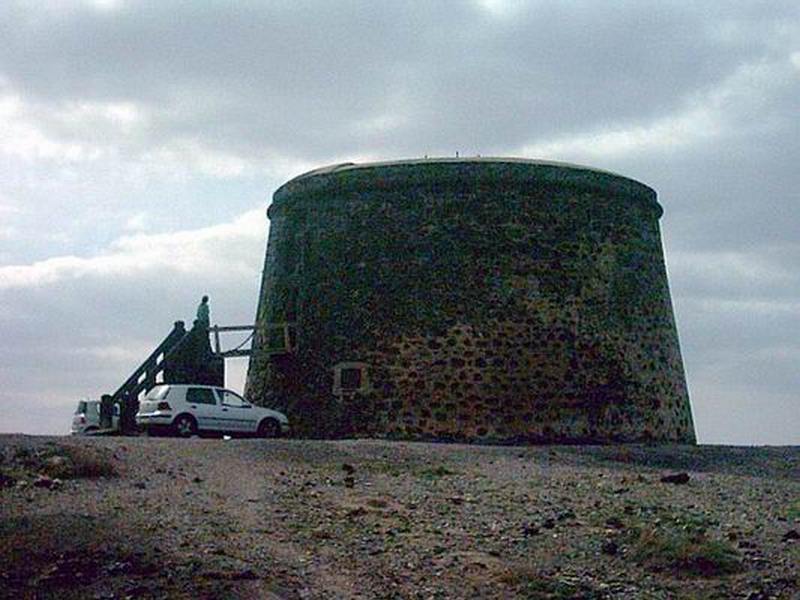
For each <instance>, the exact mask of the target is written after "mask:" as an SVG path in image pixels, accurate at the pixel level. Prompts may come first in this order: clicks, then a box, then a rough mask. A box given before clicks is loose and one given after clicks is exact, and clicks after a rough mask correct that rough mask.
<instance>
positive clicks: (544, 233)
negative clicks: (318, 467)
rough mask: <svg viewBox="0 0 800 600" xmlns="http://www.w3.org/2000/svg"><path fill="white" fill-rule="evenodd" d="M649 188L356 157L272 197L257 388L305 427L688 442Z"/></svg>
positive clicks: (543, 170)
mask: <svg viewBox="0 0 800 600" xmlns="http://www.w3.org/2000/svg"><path fill="white" fill-rule="evenodd" d="M662 212H663V211H662V208H661V206H660V205H659V203H658V202H657V201H656V193H655V191H653V190H652V189H651V188H649V187H647V186H646V185H643V184H641V183H638V182H636V181H634V180H632V179H628V178H627V177H622V176H620V175H615V174H613V173H609V172H606V171H600V170H597V169H592V168H587V167H580V166H575V165H569V164H561V163H554V162H546V161H534V160H525V159H512V158H469V159H458V158H456V159H430V160H429V159H425V160H405V161H396V162H385V163H373V164H361V165H359V164H352V163H346V164H341V165H336V166H331V167H326V168H322V169H317V170H314V171H310V172H308V173H305V174H303V175H300V176H299V177H296V178H295V179H292V180H291V181H289V182H288V183H286V184H284V185H283V186H282V187H281V188H280V189H278V190H277V191H276V192H275V195H274V199H273V202H272V205H271V206H270V207H269V210H268V215H269V219H270V230H269V240H268V243H267V253H266V260H265V264H264V274H263V281H262V285H261V294H260V300H259V306H258V313H257V318H256V334H255V338H254V343H253V353H252V356H251V359H250V366H249V372H248V378H247V386H246V394H247V396H248V397H249V398H250V400H251V401H253V402H255V403H256V404H266V405H270V406H274V407H276V408H279V409H282V410H284V411H285V412H286V413H287V414H288V415H289V418H290V420H291V421H292V425H293V429H294V434H295V435H299V436H307V437H340V436H380V437H396V438H403V439H438V440H463V441H485V442H576V443H580V442H612V441H665V442H666V441H670V442H685V443H694V441H695V434H694V427H693V423H692V415H691V408H690V405H689V397H688V393H687V388H686V381H685V376H684V371H683V364H682V360H681V354H680V348H679V344H678V335H677V330H676V327H675V321H674V317H673V311H672V304H671V299H670V293H669V287H668V284H667V274H666V269H665V266H664V257H663V251H662V244H661V237H660V232H659V224H658V220H659V218H660V217H661V215H662Z"/></svg>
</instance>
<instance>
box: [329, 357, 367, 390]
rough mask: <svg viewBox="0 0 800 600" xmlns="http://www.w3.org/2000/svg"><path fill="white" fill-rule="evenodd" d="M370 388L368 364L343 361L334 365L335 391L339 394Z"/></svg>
mask: <svg viewBox="0 0 800 600" xmlns="http://www.w3.org/2000/svg"><path fill="white" fill-rule="evenodd" d="M368 390H369V378H368V377H367V364H366V363H362V362H343V363H339V364H338V365H336V366H335V367H333V393H334V394H335V395H337V396H340V395H343V394H352V393H355V392H366V391H368Z"/></svg>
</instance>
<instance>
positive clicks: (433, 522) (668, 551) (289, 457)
mask: <svg viewBox="0 0 800 600" xmlns="http://www.w3.org/2000/svg"><path fill="white" fill-rule="evenodd" d="M684 474H685V475H684ZM671 475H672V476H675V475H678V476H677V477H673V478H672V479H674V481H662V478H663V477H665V476H671ZM687 476H688V478H687ZM798 533H800V448H797V447H794V448H738V447H694V448H693V447H686V446H649V447H648V446H592V447H588V446H580V447H579V446H574V447H572V446H557V447H554V446H537V447H491V446H465V445H450V444H422V443H404V442H387V441H381V440H349V441H336V442H323V441H300V440H220V439H200V438H195V439H190V440H178V439H163V438H146V437H141V438H94V439H79V438H57V437H30V436H0V596H1V597H4V598H5V597H8V598H46V597H58V598H163V597H173V598H302V599H305V598H426V599H427V598H553V599H566V598H664V599H667V598H743V599H749V600H760V599H766V598H800V575H799V574H798V573H799V572H800V569H798V566H800V539H798V538H799V537H800V535H798Z"/></svg>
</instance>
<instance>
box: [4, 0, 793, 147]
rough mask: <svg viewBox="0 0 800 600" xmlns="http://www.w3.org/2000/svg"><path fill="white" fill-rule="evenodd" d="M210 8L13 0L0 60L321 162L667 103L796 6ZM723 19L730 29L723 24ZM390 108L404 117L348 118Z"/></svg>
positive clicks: (69, 92) (70, 90) (193, 125)
mask: <svg viewBox="0 0 800 600" xmlns="http://www.w3.org/2000/svg"><path fill="white" fill-rule="evenodd" d="M203 6H204V8H203V9H202V10H196V9H195V8H194V7H193V6H192V5H188V4H170V3H137V4H131V6H130V8H124V9H122V10H120V11H118V12H113V11H112V12H96V11H95V12H81V11H75V12H72V13H68V14H64V13H56V14H55V15H54V16H53V17H52V18H49V19H48V18H44V17H42V16H41V15H40V16H38V17H37V18H30V17H27V18H25V17H22V16H20V14H19V13H17V18H16V19H14V18H6V19H4V20H3V21H4V22H5V23H7V27H6V31H5V32H3V33H4V34H5V35H4V39H5V40H6V47H5V50H4V51H2V54H1V55H0V56H2V58H1V59H0V60H2V62H0V64H1V65H2V72H3V73H4V74H5V75H6V76H7V77H8V78H9V79H10V80H11V82H12V84H13V85H15V86H16V87H18V88H19V89H21V90H23V92H24V93H25V94H26V95H30V96H31V97H32V98H33V99H37V100H39V101H43V102H46V103H54V102H55V103H58V102H63V101H64V100H65V99H80V100H86V99H94V100H98V101H119V100H131V101H135V102H140V103H142V105H144V106H146V107H148V108H150V109H151V110H152V111H153V112H154V115H155V120H154V121H153V123H152V127H151V129H149V130H148V131H146V132H144V133H143V135H146V136H149V137H151V138H154V139H158V138H159V137H173V136H186V137H190V138H191V137H198V136H199V137H202V138H203V139H204V140H206V141H207V142H210V143H211V144H213V145H216V146H218V147H221V148H225V149H228V150H231V151H234V152H237V153H242V154H248V153H256V154H258V153H263V152H265V151H268V152H269V151H271V152H283V153H286V154H288V155H292V156H297V157H303V158H308V159H311V160H315V159H320V158H322V157H325V156H331V155H344V154H347V153H351V154H352V153H355V154H364V153H367V154H368V153H379V152H381V151H382V148H383V147H385V144H386V143H387V141H388V142H390V143H391V144H392V145H393V146H394V147H395V148H397V149H398V150H399V151H400V152H403V153H407V154H410V155H416V154H419V153H420V151H422V152H426V151H427V152H442V151H447V152H451V151H452V150H451V149H452V148H453V146H455V145H457V144H459V143H461V144H464V145H466V146H468V147H469V148H470V149H472V148H474V149H475V150H477V151H481V150H482V149H493V148H498V147H509V146H511V147H514V146H519V145H522V144H524V143H525V142H528V141H530V140H531V139H532V138H535V137H539V136H550V135H554V134H556V133H558V134H564V133H570V132H580V131H581V130H582V129H583V128H585V127H587V126H588V125H590V124H596V123H598V122H601V123H602V122H606V123H609V122H617V121H622V122H624V121H626V120H641V119H647V118H652V117H655V116H657V115H659V114H663V113H668V112H670V111H674V110H677V109H678V108H680V107H681V105H682V104H683V103H684V102H685V101H686V99H687V97H689V96H691V95H692V94H694V93H696V92H697V91H698V90H704V89H706V88H708V87H709V86H713V85H714V83H715V82H719V81H720V80H722V79H724V77H725V76H727V75H729V74H730V72H731V71H732V70H733V69H734V68H735V67H736V66H737V65H739V64H742V63H743V62H748V61H757V60H760V59H763V58H765V57H769V56H771V55H772V54H774V53H775V50H774V49H773V48H772V45H773V44H774V43H775V39H777V38H779V37H780V36H778V35H777V34H776V33H775V31H776V22H778V19H779V18H781V17H784V18H785V17H787V16H789V15H791V14H792V13H794V15H795V17H796V15H797V12H798V11H797V10H796V9H795V8H791V7H790V5H789V4H785V5H780V4H775V5H771V8H772V11H774V12H773V14H767V15H763V14H762V15H760V16H759V18H757V19H755V18H753V13H754V12H755V11H754V10H753V9H752V7H751V5H748V4H743V5H741V6H740V7H739V8H737V9H729V10H728V11H727V12H728V14H726V11H725V10H724V9H721V8H716V9H715V10H711V11H709V10H708V9H704V10H699V9H696V8H692V7H691V5H688V4H669V3H667V4H664V3H642V2H631V3H622V4H620V3H614V4H613V5H606V4H603V3H596V2H584V3H574V4H570V5H559V4H545V3H532V4H531V5H530V6H529V7H528V9H527V10H524V11H520V12H519V13H517V14H515V15H514V18H513V19H493V18H491V17H490V16H488V15H486V14H484V13H482V12H481V11H480V10H479V9H478V8H477V7H476V5H472V4H469V3H465V2H437V3H414V4H408V5H406V4H403V5H401V4H397V3H349V4H344V5H343V4H341V3H335V4H334V3H328V2H320V3H300V4H298V5H292V6H287V5H285V4H284V5H281V4H276V5H269V6H264V5H260V4H248V3H245V4H237V5H236V8H235V9H231V7H230V5H229V4H227V3H205V4H204V5H203ZM704 13H710V14H704ZM726 24H728V25H727V26H728V27H729V28H734V29H735V30H736V35H735V36H730V35H729V36H725V35H721V34H720V33H719V30H724V28H725V27H724V26H725V25H726ZM385 115H389V116H395V117H400V118H403V119H402V124H401V125H399V126H397V127H396V128H390V129H389V130H388V131H383V130H378V131H376V132H374V133H370V132H365V131H364V129H363V127H359V126H358V123H359V121H361V120H363V119H371V118H380V117H382V116H385ZM476 115H480V118H479V119H476V118H475V116H476ZM387 138H388V139H387ZM498 140H503V141H502V142H501V143H500V142H498Z"/></svg>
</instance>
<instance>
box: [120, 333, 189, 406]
mask: <svg viewBox="0 0 800 600" xmlns="http://www.w3.org/2000/svg"><path fill="white" fill-rule="evenodd" d="M186 335H187V331H186V328H185V326H184V323H183V321H175V326H174V327H173V329H172V331H170V332H169V334H168V335H167V337H165V338H164V340H163V341H162V342H161V343H160V344H159V345H158V346H157V347H156V349H155V350H153V352H151V353H150V356H148V357H147V358H146V359H145V360H144V362H143V363H142V364H141V365H139V367H138V368H137V369H136V370H135V371H134V372H133V373H131V376H130V377H128V379H126V380H125V383H123V384H122V385H121V386H120V387H119V389H118V390H117V391H116V392H114V394H113V396H112V398H113V400H114V402H117V401H119V400H122V399H123V398H125V397H128V398H138V397H139V394H140V393H142V392H148V391H150V390H151V389H152V388H154V387H155V386H156V377H157V376H158V374H159V373H161V372H162V371H163V370H164V359H165V358H166V357H167V355H169V354H170V352H172V351H174V350H175V349H176V348H177V347H178V346H179V345H180V344H181V342H182V341H183V340H184V339H185V338H186Z"/></svg>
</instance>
